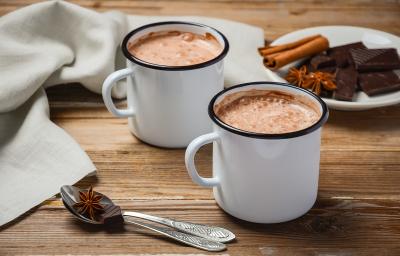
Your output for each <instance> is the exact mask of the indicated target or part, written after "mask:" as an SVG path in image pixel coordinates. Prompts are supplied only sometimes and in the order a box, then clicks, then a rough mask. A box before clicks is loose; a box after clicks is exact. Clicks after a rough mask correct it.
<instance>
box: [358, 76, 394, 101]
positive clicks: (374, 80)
mask: <svg viewBox="0 0 400 256" xmlns="http://www.w3.org/2000/svg"><path fill="white" fill-rule="evenodd" d="M358 83H359V85H360V87H361V89H362V90H363V91H364V92H365V93H366V94H367V95H368V96H373V95H377V94H381V93H388V92H393V91H398V90H400V70H395V71H381V72H371V73H360V74H359V77H358Z"/></svg>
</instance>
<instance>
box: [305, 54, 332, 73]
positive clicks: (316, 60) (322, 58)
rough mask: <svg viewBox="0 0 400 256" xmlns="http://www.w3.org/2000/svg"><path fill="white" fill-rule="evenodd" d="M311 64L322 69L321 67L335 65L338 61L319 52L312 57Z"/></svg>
mask: <svg viewBox="0 0 400 256" xmlns="http://www.w3.org/2000/svg"><path fill="white" fill-rule="evenodd" d="M310 64H311V66H312V67H313V68H314V69H318V70H320V69H321V68H326V67H335V66H336V61H335V59H333V58H332V57H329V56H327V55H325V54H318V55H316V56H314V57H312V58H311V60H310Z"/></svg>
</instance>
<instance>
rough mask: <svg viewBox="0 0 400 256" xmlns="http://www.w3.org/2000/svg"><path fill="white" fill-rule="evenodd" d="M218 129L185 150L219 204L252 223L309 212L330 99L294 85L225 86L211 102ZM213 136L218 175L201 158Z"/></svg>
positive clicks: (201, 182)
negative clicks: (204, 169)
mask: <svg viewBox="0 0 400 256" xmlns="http://www.w3.org/2000/svg"><path fill="white" fill-rule="evenodd" d="M208 111H209V116H210V118H211V120H212V121H213V122H214V131H213V132H212V133H208V134H205V135H202V136H200V137H198V138H196V139H195V140H193V141H192V142H191V143H190V144H189V146H188V148H187V150H186V155H185V162H186V168H187V170H188V173H189V175H190V177H191V178H192V180H193V181H194V182H195V183H197V184H199V185H201V186H206V187H213V190H214V197H215V200H216V201H217V203H218V204H219V206H220V207H221V208H222V209H223V210H225V211H226V212H228V213H229V214H231V215H233V216H235V217H237V218H240V219H243V220H246V221H251V222H257V223H277V222H283V221H289V220H292V219H295V218H297V217H300V216H301V215H303V214H304V213H306V212H307V211H308V210H309V209H310V208H311V207H312V206H313V204H314V203H315V200H316V198H317V191H318V177H319V161H320V143H321V128H322V125H323V124H324V123H325V122H326V121H327V119H328V108H327V106H326V104H325V103H324V102H323V101H322V100H321V99H320V98H319V97H318V96H316V95H315V94H313V93H311V92H309V91H307V90H304V89H302V88H299V87H295V86H292V85H289V84H282V83H274V82H253V83H248V84H242V85H238V86H234V87H231V88H228V89H225V90H223V91H222V92H220V93H218V94H217V95H216V96H215V97H214V98H213V99H212V100H211V102H210V104H209V109H208ZM208 143H213V168H212V169H213V177H211V178H203V177H201V176H200V175H199V174H198V173H197V170H196V168H195V164H194V157H195V154H196V152H197V151H198V149H199V148H200V147H202V146H203V145H205V144H208Z"/></svg>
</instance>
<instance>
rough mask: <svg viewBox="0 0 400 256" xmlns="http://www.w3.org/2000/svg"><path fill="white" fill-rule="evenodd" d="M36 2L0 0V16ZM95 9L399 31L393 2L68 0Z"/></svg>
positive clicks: (278, 29) (272, 30) (275, 25)
mask: <svg viewBox="0 0 400 256" xmlns="http://www.w3.org/2000/svg"><path fill="white" fill-rule="evenodd" d="M34 2H37V1H35V0H15V1H12V2H11V1H4V0H3V1H1V2H0V6H1V8H0V15H3V14H5V13H7V12H10V11H12V10H15V9H17V8H20V7H22V6H25V5H28V4H31V3H34ZM71 2H73V3H76V4H80V5H82V6H84V7H87V8H92V9H95V10H97V11H107V10H110V9H116V10H120V11H123V12H125V13H129V14H136V15H138V14H139V15H201V16H210V17H220V18H226V19H233V20H236V21H240V22H246V23H249V24H253V25H257V26H261V27H263V28H264V30H265V35H266V37H267V38H269V39H274V38H276V37H278V36H280V35H283V34H285V33H287V32H288V31H292V30H295V29H300V28H305V27H310V26H321V25H348V24H351V25H354V26H363V27H371V28H376V29H381V30H384V31H388V32H392V33H395V34H397V35H399V34H400V27H398V26H392V24H396V23H398V22H399V13H400V5H399V3H398V2H397V1H383V2H380V1H379V2H376V1H351V2H349V1H331V2H324V1H317V2H316V1H310V2H308V1H305V2H303V1H302V2H297V1H287V2H285V1H283V2H277V1H192V2H191V1H126V0H125V1H82V0H78V1H71Z"/></svg>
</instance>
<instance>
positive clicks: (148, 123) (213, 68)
mask: <svg viewBox="0 0 400 256" xmlns="http://www.w3.org/2000/svg"><path fill="white" fill-rule="evenodd" d="M121 47H122V51H123V53H124V55H125V57H126V58H127V68H126V69H122V70H118V71H116V72H114V73H112V74H111V75H109V76H108V77H107V79H106V80H105V81H104V84H103V99H104V102H105V104H106V106H107V108H108V110H109V111H110V112H111V113H112V114H114V115H115V116H117V117H128V122H129V128H130V131H131V132H132V133H133V134H134V135H135V136H136V137H138V138H139V139H140V140H142V141H144V142H146V143H149V144H152V145H156V146H160V147H171V148H179V147H186V146H187V145H188V144H189V142H190V141H191V140H192V139H194V138H195V137H197V136H199V135H201V134H204V133H207V132H210V131H211V130H212V123H211V121H210V120H209V118H208V116H207V110H206V108H205V106H207V104H208V102H209V101H210V99H211V98H212V96H213V95H215V94H216V93H217V92H219V91H221V90H222V89H223V86H224V77H223V67H224V64H223V59H224V57H225V56H226V54H227V52H228V49H229V44H228V41H227V39H226V38H225V36H224V35H223V34H222V33H220V32H219V31H217V30H216V29H214V28H211V27H209V26H206V25H202V24H197V23H190V22H179V21H170V22H159V23H153V24H149V25H145V26H143V27H140V28H138V29H135V30H133V31H132V32H130V33H129V34H128V35H127V36H126V37H125V39H124V40H123V43H122V46H121ZM124 78H127V103H128V108H127V109H117V108H116V107H115V105H114V103H113V101H112V99H111V89H112V87H113V86H114V84H115V83H116V82H117V81H118V80H120V79H124Z"/></svg>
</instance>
